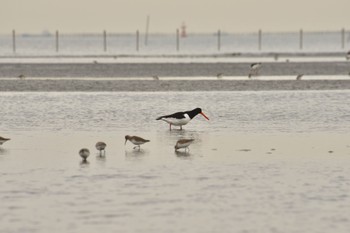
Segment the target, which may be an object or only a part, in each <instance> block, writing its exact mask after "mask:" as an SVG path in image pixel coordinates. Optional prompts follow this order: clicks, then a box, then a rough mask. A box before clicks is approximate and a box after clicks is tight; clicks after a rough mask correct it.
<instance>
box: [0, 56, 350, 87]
mask: <svg viewBox="0 0 350 233" xmlns="http://www.w3.org/2000/svg"><path fill="white" fill-rule="evenodd" d="M249 66H250V63H164V64H162V63H149V64H147V63H125V64H120V63H119V64H118V63H115V64H108V63H104V64H99V63H98V64H41V63H33V64H22V63H21V64H20V63H0V91H245V90H251V91H255V90H337V89H350V77H349V80H332V79H329V80H302V81H298V82H297V81H295V80H283V78H281V79H282V80H249V79H248V77H247V75H248V73H249ZM349 72H350V62H289V63H285V62H267V63H263V66H262V68H261V70H260V73H259V75H262V76H285V75H289V76H293V75H295V76H296V75H297V74H300V73H301V74H304V75H305V76H306V75H325V76H327V75H343V76H344V75H348V74H349ZM219 73H221V74H223V76H224V77H228V76H230V77H245V76H246V77H247V80H219V79H218V80H199V77H216V75H217V74H219ZM20 75H23V76H24V77H25V78H23V79H20V78H18V77H19V76H20ZM153 76H159V77H162V78H166V77H189V78H190V79H189V80H185V81H184V80H161V81H160V80H154V81H150V80H132V79H131V77H140V78H151V77H153ZM65 77H68V78H69V79H68V80H65V79H59V78H65ZM82 77H84V78H94V80H81V79H76V78H82ZM104 77H109V78H110V79H109V80H103V79H102V78H104ZM12 78H13V79H12ZM30 78H43V79H39V80H38V79H30ZM45 78H49V80H46V79H45ZM55 78H57V80H55ZM99 78H101V80H99ZM118 78H124V79H123V80H121V79H118ZM125 78H130V80H127V79H126V80H125Z"/></svg>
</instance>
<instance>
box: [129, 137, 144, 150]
mask: <svg viewBox="0 0 350 233" xmlns="http://www.w3.org/2000/svg"><path fill="white" fill-rule="evenodd" d="M128 140H129V141H130V142H131V143H132V144H134V145H136V146H135V147H134V149H135V148H139V150H140V146H141V145H142V144H145V143H146V142H149V141H150V140H147V139H143V138H141V137H138V136H130V135H126V136H125V143H124V145H125V144H126V142H127V141H128Z"/></svg>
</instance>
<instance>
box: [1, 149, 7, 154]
mask: <svg viewBox="0 0 350 233" xmlns="http://www.w3.org/2000/svg"><path fill="white" fill-rule="evenodd" d="M5 154H7V150H6V149H4V148H1V147H0V155H5Z"/></svg>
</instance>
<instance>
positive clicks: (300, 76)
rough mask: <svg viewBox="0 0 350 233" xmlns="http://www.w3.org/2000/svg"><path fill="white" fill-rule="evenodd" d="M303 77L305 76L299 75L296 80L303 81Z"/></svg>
mask: <svg viewBox="0 0 350 233" xmlns="http://www.w3.org/2000/svg"><path fill="white" fill-rule="evenodd" d="M303 76H304V75H303V74H298V76H297V78H296V80H301V78H302V77H303Z"/></svg>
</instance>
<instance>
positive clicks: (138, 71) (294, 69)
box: [0, 60, 350, 77]
mask: <svg viewBox="0 0 350 233" xmlns="http://www.w3.org/2000/svg"><path fill="white" fill-rule="evenodd" d="M258 61H259V60H257V62H258ZM249 69H250V63H248V62H241V63H240V62H238V63H236V62H235V63H231V62H230V63H223V62H220V63H215V62H210V63H101V64H100V63H98V64H93V63H91V64H81V63H80V64H72V63H70V64H68V63H66V64H65V63H57V64H40V63H32V64H28V63H27V64H26V63H0V77H18V76H19V75H21V74H22V75H25V76H26V77H153V76H155V75H157V76H159V77H213V76H214V77H215V76H216V75H217V74H219V73H221V74H223V75H224V76H248V73H249ZM349 72H350V62H347V61H344V62H264V63H263V65H262V68H261V70H260V72H259V74H260V75H264V76H282V75H297V74H304V75H348V74H349Z"/></svg>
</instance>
